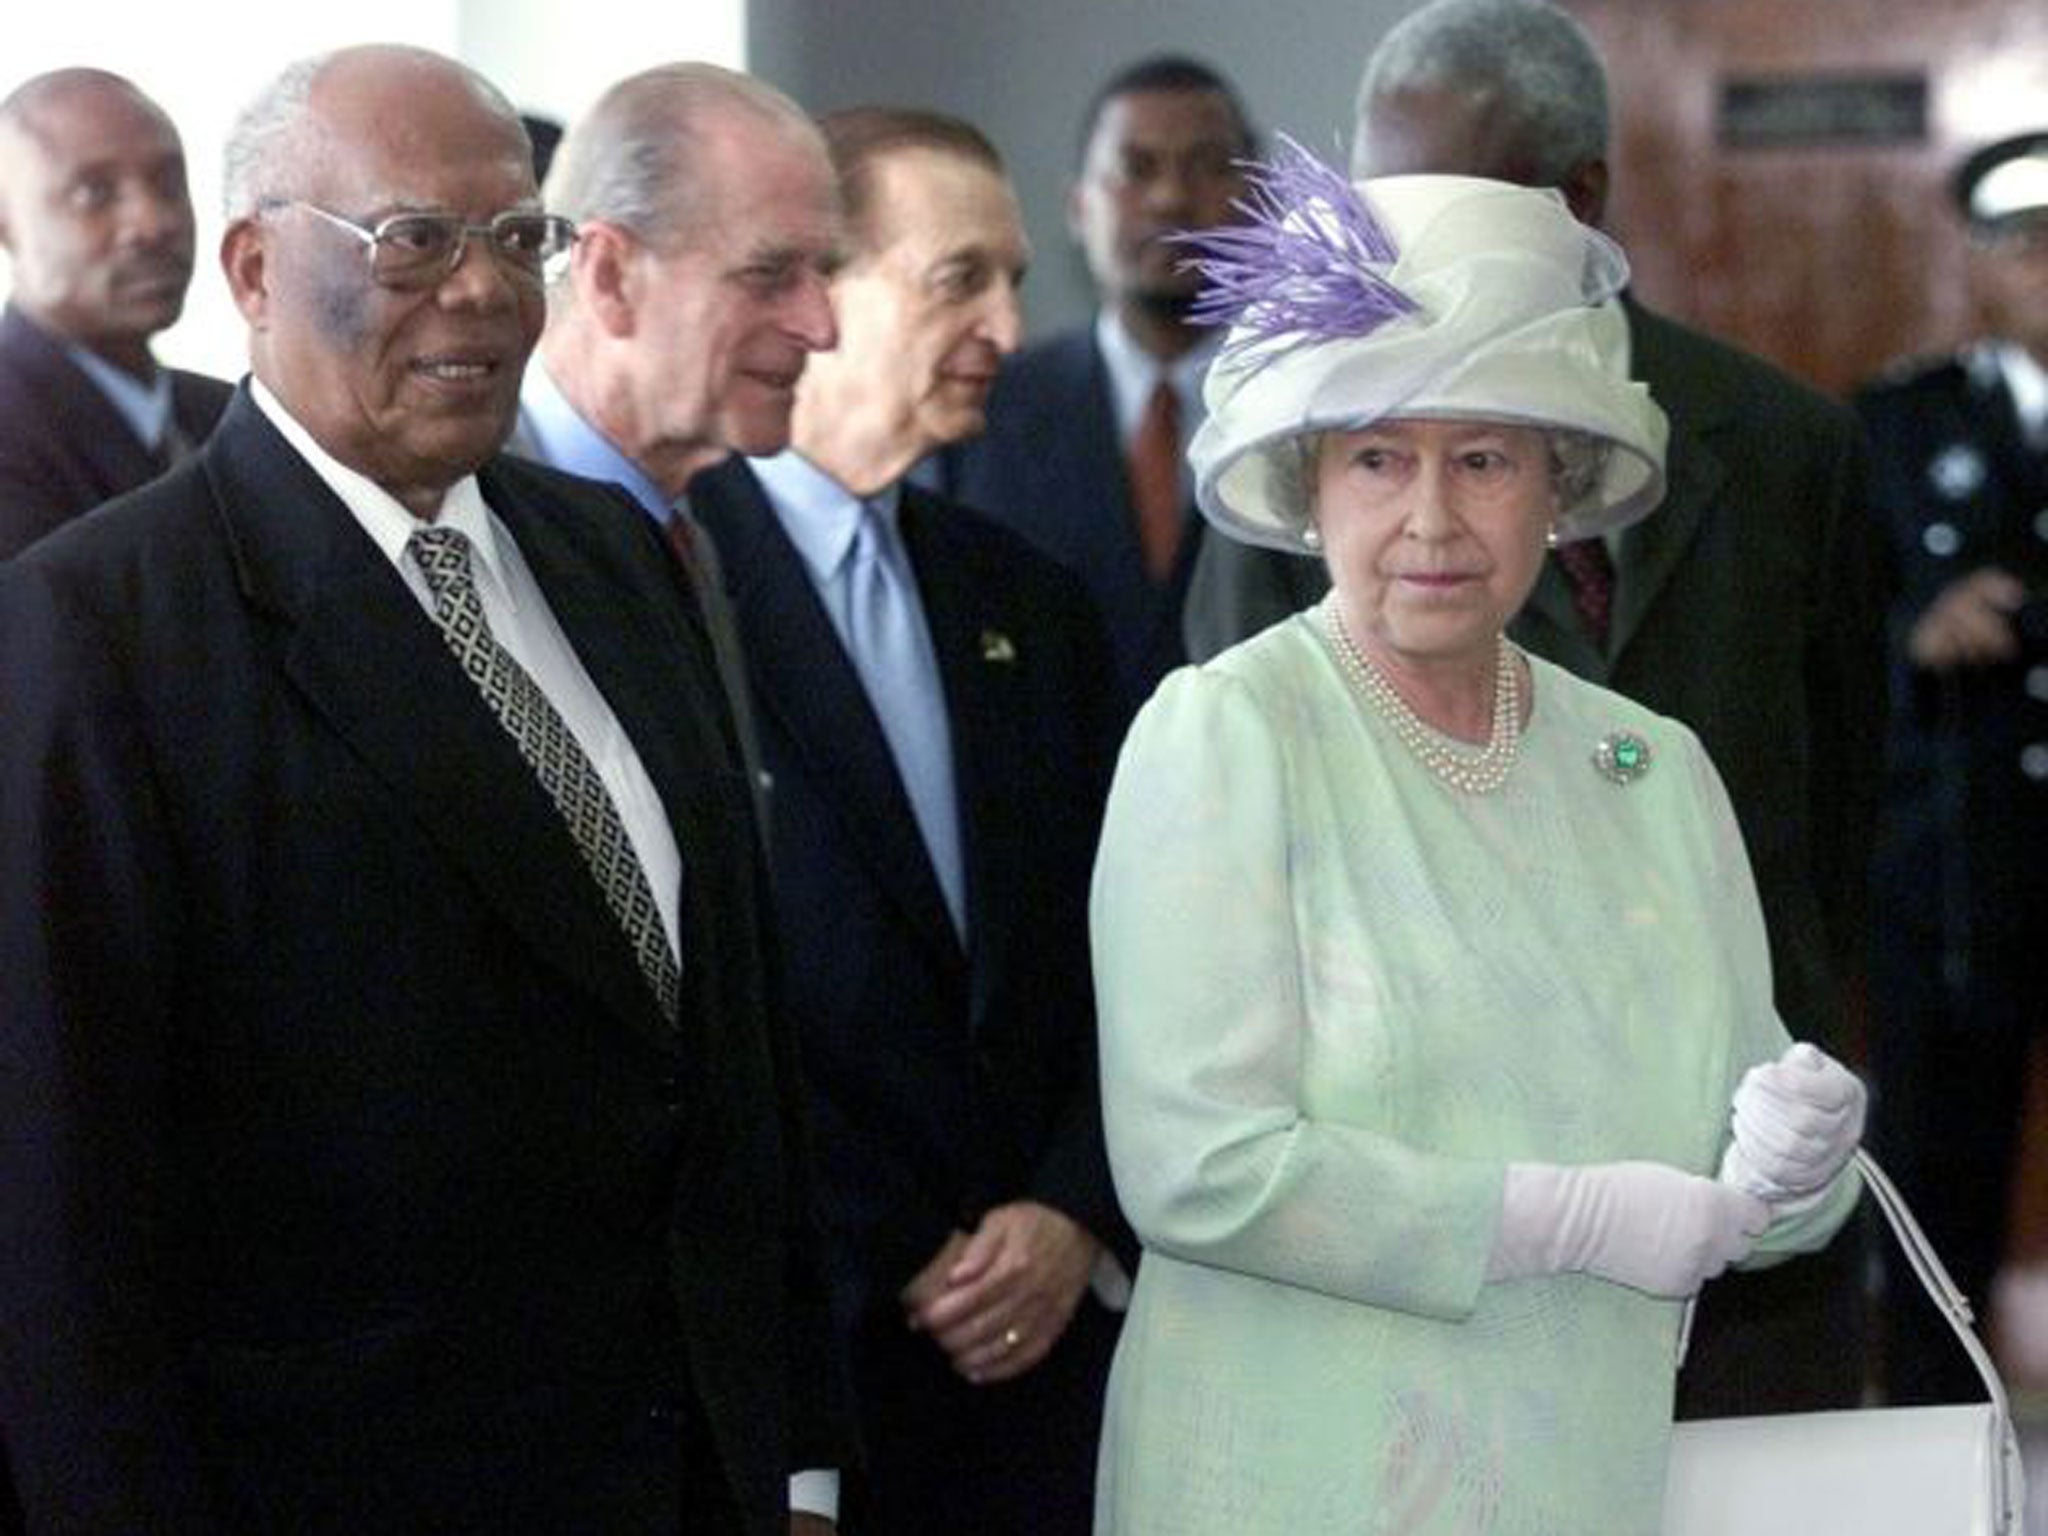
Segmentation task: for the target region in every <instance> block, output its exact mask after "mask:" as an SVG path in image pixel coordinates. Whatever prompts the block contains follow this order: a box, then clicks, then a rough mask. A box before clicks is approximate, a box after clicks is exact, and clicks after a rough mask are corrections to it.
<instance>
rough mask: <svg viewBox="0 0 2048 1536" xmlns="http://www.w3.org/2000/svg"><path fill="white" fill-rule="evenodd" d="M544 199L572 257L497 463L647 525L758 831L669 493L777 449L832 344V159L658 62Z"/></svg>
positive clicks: (605, 107) (725, 673)
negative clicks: (638, 511)
mask: <svg viewBox="0 0 2048 1536" xmlns="http://www.w3.org/2000/svg"><path fill="white" fill-rule="evenodd" d="M649 145H659V146H661V152H660V153H659V154H650V153H649V152H648V146H649ZM547 204H548V207H550V208H551V209H553V210H554V211H555V212H557V213H559V214H561V215H562V216H563V217H565V218H568V219H572V220H574V221H575V224H576V229H577V238H576V250H575V254H574V257H573V259H572V260H571V262H570V265H569V270H568V271H567V272H566V273H565V274H564V275H563V278H562V281H561V282H559V283H557V284H556V285H555V287H554V290H553V292H552V293H551V294H550V296H549V302H548V323H547V329H546V330H545V331H544V332H543V333H542V335H541V343H540V349H539V351H538V352H536V353H535V354H534V358H533V361H532V362H531V363H530V364H529V365H528V366H527V370H526V382H525V384H524V386H523V387H522V389H521V391H520V407H519V427H518V430H517V431H516V432H515V433H514V434H513V438H512V450H513V451H514V452H515V453H524V454H528V455H530V456H531V457H534V458H537V459H540V460H541V461H542V462H544V463H548V464H553V465H554V466H555V467H556V468H558V469H566V470H569V471H571V472H572V473H575V474H579V475H587V476H589V477H590V478H592V479H594V480H606V481H610V482H612V483H613V484H616V485H619V486H622V487H624V488H625V489H626V490H627V491H628V492H629V493H631V495H632V497H633V499H634V500H635V501H637V502H639V503H640V506H641V508H642V510H643V511H645V512H646V513H647V515H648V516H649V517H650V518H652V519H653V520H654V522H655V524H656V525H657V526H658V527H659V528H660V529H661V530H662V534H663V536H664V537H665V538H666V539H667V540H668V543H669V547H670V549H671V550H672V551H673V553H674V554H675V557H676V561H677V564H678V565H680V566H681V567H682V569H683V570H684V572H685V573H686V574H687V575H688V576H689V578H690V581H691V587H692V590H693V591H694V592H695V594H696V596H697V599H698V601H699V603H700V604H701V605H702V606H703V609H704V617H705V622H706V624H707V626H708V628H709V629H710V632H711V641H712V644H713V645H714V646H715V647H716V648H717V652H718V663H719V671H720V674H721V676H722V677H723V678H724V679H725V681H726V684H727V693H728V697H729V698H730V700H731V702H732V706H733V713H734V716H735V718H736V720H737V722H738V725H739V731H740V745H741V747H742V749H743V750H744V751H745V753H746V755H747V761H748V768H749V773H750V777H752V779H753V780H754V784H755V790H756V795H755V799H756V805H757V809H758V812H759V814H760V816H761V820H762V825H763V826H764V827H765V826H766V825H767V820H768V787H767V785H766V783H765V782H764V779H763V773H762V770H761V768H760V762H759V755H760V754H759V745H758V742H757V740H756V737H755V733H754V726H753V713H752V710H751V707H750V706H749V704H748V700H747V683H746V675H745V671H744V668H743V665H742V663H741V661H740V656H739V644H738V636H737V632H736V630H735V627H734V624H733V620H732V612H731V609H730V608H729V606H728V605H727V603H726V599H725V592H724V589H723V587H722V585H721V583H720V575H719V572H720V562H719V558H718V549H717V545H716V543H715V541H714V540H713V539H712V538H711V536H710V534H708V533H707V532H706V531H705V530H704V527H703V525H702V524H701V523H699V522H698V521H697V520H696V518H695V517H694V516H693V515H692V514H691V511H690V507H689V503H688V500H687V499H686V498H685V496H684V494H683V492H684V489H685V487H687V486H688V485H689V483H690V479H691V477H692V476H693V475H695V474H696V473H697V472H698V471H699V470H700V469H703V468H705V467H706V466H707V465H711V464H715V463H717V462H718V461H719V460H721V459H723V458H725V457H726V455H728V454H730V453H733V452H735V451H737V452H741V453H775V452H778V451H780V450H781V449H782V448H784V447H786V446H787V445H788V443H789V413H790V407H791V405H792V404H793V403H794V401H795V399H796V381H797V379H798V377H799V376H801V375H802V373H803V371H804V363H805V360H806V359H807V358H808V357H809V356H810V354H811V353H812V352H815V351H817V350H818V349H819V348H821V347H829V346H831V345H832V344H833V342H834V340H835V339H836V333H835V332H834V330H833V326H832V305H831V301H830V299H829V298H828V297H827V296H826V293H825V273H826V271H827V269H828V268H829V266H830V264H831V262H832V261H833V259H834V258H835V257H836V255H837V253H838V245H839V189H838V185H837V183H836V182H835V180H834V178H833V174H832V162H831V160H830V158H829V157H828V156H827V155H826V153H825V144H824V140H822V139H821V138H820V137H819V136H818V130H817V127H816V125H814V124H813V123H812V122H811V120H810V119H809V118H808V117H806V116H805V115H804V113H803V110H802V109H801V108H799V107H798V106H797V105H796V103H795V102H793V101H791V100H790V99H789V98H788V97H786V96H784V95H783V94H782V93H781V92H780V91H777V90H775V89H773V88H772V87H770V86H768V85H765V84H763V83H762V82H761V81H759V80H755V79H752V78H751V77H749V76H747V75H742V74H736V73H734V72H733V71H732V70H728V69H720V68H718V67H717V66H716V65H712V64H699V63H689V64H662V65H657V66H655V67H654V68H652V69H647V70H642V71H641V72H640V73H638V74H636V75H631V76H629V77H627V78H626V79H624V80H621V81H619V82H618V83H617V84H616V85H613V86H612V87H611V88H610V89H608V90H607V91H605V93H604V94H603V95H602V96H600V97H599V98H598V100H597V102H596V103H595V104H594V105H593V106H592V107H591V109H590V110H589V111H588V112H586V113H585V114H584V115H583V116H582V117H581V118H580V119H578V120H577V123H576V125H575V127H574V129H573V130H572V131H571V132H570V134H569V136H568V139H567V142H566V143H565V144H564V146H563V148H562V151H561V154H560V156H559V157H558V160H557V169H556V171H555V173H554V175H553V178H552V179H551V180H550V181H549V182H548V186H547Z"/></svg>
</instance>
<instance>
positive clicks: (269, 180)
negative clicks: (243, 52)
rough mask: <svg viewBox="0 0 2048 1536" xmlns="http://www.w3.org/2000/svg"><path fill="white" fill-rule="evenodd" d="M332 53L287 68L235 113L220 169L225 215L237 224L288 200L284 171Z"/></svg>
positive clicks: (292, 157)
mask: <svg viewBox="0 0 2048 1536" xmlns="http://www.w3.org/2000/svg"><path fill="white" fill-rule="evenodd" d="M330 57H331V55H329V54H325V53H322V54H316V55H314V56H313V57H311V58H306V59H298V60H295V61H294V62H292V63H290V64H287V65H286V66H285V67H284V69H283V70H282V71H281V72H280V73H279V74H278V75H276V76H275V77H274V78H273V79H272V80H271V82H270V83H269V84H268V85H266V86H264V87H263V89H262V90H260V91H258V92H257V93H256V96H255V97H254V99H252V100H251V101H250V102H249V104H248V105H247V106H245V107H243V108H242V110H241V111H240V112H239V113H237V114H236V116H235V121H234V123H233V125H232V126H231V127H230V128H229V129H228V141H227V148H226V149H225V150H224V151H223V155H222V166H221V213H222V214H223V216H224V217H225V218H226V219H227V221H228V222H229V223H230V224H232V223H233V222H234V221H235V220H237V219H246V218H253V217H254V216H255V215H256V214H257V212H258V211H260V209H261V208H262V205H263V204H264V203H266V202H269V201H271V200H273V199H275V198H277V197H280V196H283V195H284V187H285V184H286V183H285V177H284V174H283V167H284V166H285V165H286V163H288V162H289V161H291V160H293V159H295V158H297V157H296V156H295V155H294V154H293V153H292V151H293V149H294V148H295V147H296V146H297V144H298V142H299V140H300V138H301V133H300V130H301V128H302V126H303V125H304V123H305V118H306V104H307V101H308V100H309V99H310V98H311V96H312V94H313V81H314V80H315V79H316V78H317V77H318V76H319V74H320V71H321V70H323V69H325V68H326V67H327V61H328V59H329V58H330Z"/></svg>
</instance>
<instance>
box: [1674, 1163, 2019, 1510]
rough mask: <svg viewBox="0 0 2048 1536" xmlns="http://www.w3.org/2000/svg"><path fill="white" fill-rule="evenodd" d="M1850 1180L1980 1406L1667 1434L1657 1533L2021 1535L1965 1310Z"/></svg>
mask: <svg viewBox="0 0 2048 1536" xmlns="http://www.w3.org/2000/svg"><path fill="white" fill-rule="evenodd" d="M1856 1170H1857V1172H1858V1173H1859V1174H1861V1175H1862V1178H1863V1183H1864V1187H1865V1188H1866V1189H1867V1190H1868V1191H1869V1192H1870V1194H1871V1196H1872V1198H1874V1199H1875V1200H1876V1201H1877V1205H1878V1209H1879V1210H1881V1211H1883V1212H1884V1216H1885V1220H1886V1221H1887V1222H1888V1223H1889V1224H1890V1225H1891V1229H1892V1231H1893V1232H1894V1233H1895V1234H1896V1235H1897V1237H1898V1239H1899V1246H1900V1247H1901V1248H1902V1249H1904V1250H1905V1254H1906V1259H1907V1261H1908V1262H1909V1263H1910V1264H1911V1265H1912V1266H1913V1273H1914V1274H1915V1275H1917V1276H1918V1277H1919V1279H1920V1283H1921V1284H1922V1285H1923V1286H1925V1287H1926V1289H1927V1294H1928V1295H1930V1296H1932V1297H1933V1298H1934V1303H1935V1305H1936V1306H1937V1307H1938V1308H1940V1310H1941V1314H1942V1316H1943V1317H1944V1318H1946V1319H1947V1320H1948V1325H1949V1327H1951V1328H1952V1329H1954V1330H1955V1335H1956V1338H1957V1339H1958V1340H1960V1341H1961V1343H1962V1346H1963V1348H1964V1349H1965V1350H1966V1351H1967V1352H1968V1353H1969V1356H1970V1360H1971V1363H1972V1364H1974V1365H1975V1366H1976V1367H1977V1374H1978V1375H1980V1376H1982V1377H1983V1378H1984V1386H1985V1390H1986V1391H1987V1392H1988V1393H1989V1395H1990V1401H1989V1402H1985V1403H1958V1404H1954V1405H1948V1406H1942V1407H1937V1408H1863V1409H1850V1410H1847V1411H1844V1412H1840V1413H1787V1414H1765V1415H1759V1416H1757V1417H1754V1418H1742V1419H1699V1420H1694V1421H1691V1422H1689V1423H1682V1424H1678V1425H1676V1426H1674V1428H1673V1430H1672V1435H1671V1462H1670V1470H1669V1472H1668V1473H1667V1475H1666V1478H1665V1486H1664V1530H1663V1536H2021V1532H2020V1519H2021V1515H2022V1512H2023V1508H2024V1505H2025V1503H2026V1496H2025V1481H2024V1478H2023V1475H2022V1473H2021V1470H2020V1454H2019V1443H2018V1441H2017V1440H2015V1439H2014V1437H2013V1431H2012V1413H2011V1411H2010V1409H2009V1407H2008V1405H2007V1403H2006V1396H2005V1385H2004V1383H2002V1382H2001V1381H2000V1380H1999V1379H1998V1372H1997V1370H1996V1368H1995V1367H1993V1365H1992V1363H1991V1357H1990V1355H1988V1354H1987V1353H1985V1350H1984V1346H1983V1345H1982V1344H1981V1343H1979V1342H1978V1339H1977V1335H1976V1333H1975V1332H1974V1331H1972V1329H1971V1327H1970V1324H1971V1313H1970V1304H1969V1302H1968V1300H1967V1299H1965V1297H1964V1296H1963V1294H1962V1292H1960V1291H1959V1290H1957V1289H1956V1286H1955V1282H1954V1281H1953V1280H1951V1279H1950V1278H1949V1275H1948V1271H1947V1270H1946V1269H1944V1268H1943V1267H1942V1263H1941V1260H1940V1259H1939V1258H1938V1257H1937V1256H1936V1255H1935V1252H1934V1250H1933V1249H1932V1248H1930V1247H1929V1246H1928V1244H1927V1239H1926V1237H1925V1235H1924V1234H1922V1232H1921V1231H1920V1226H1919V1223H1918V1222H1916V1221H1914V1220H1913V1213H1912V1212H1911V1211H1910V1210H1908V1209H1907V1208H1906V1202H1905V1201H1904V1199H1903V1198H1901V1197H1900V1195H1899V1192H1898V1190H1897V1188H1896V1187H1894V1185H1893V1184H1892V1181H1891V1180H1890V1179H1889V1178H1887V1177H1886V1176H1885V1174H1884V1170H1883V1169H1881V1168H1879V1167H1878V1166H1877V1164H1876V1163H1875V1162H1874V1161H1872V1160H1871V1158H1870V1156H1869V1155H1868V1154H1867V1153H1864V1152H1858V1153H1857V1154H1856Z"/></svg>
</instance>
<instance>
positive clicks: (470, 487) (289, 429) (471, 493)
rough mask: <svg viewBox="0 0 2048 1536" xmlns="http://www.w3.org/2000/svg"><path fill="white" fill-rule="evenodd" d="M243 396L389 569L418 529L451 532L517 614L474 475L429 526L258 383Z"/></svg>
mask: <svg viewBox="0 0 2048 1536" xmlns="http://www.w3.org/2000/svg"><path fill="white" fill-rule="evenodd" d="M249 394H250V398H252V399H253V400H254V401H255V402H256V405H257V408H258V409H259V410H261V411H262V412H263V414H264V415H265V416H266V417H268V418H269V420H270V423H271V425H272V426H274V427H276V428H277V430H278V431H279V432H280V433H282V434H283V436H284V440H285V441H286V442H287V443H289V444H291V446H292V447H293V449H295V450H296V451H297V453H298V455H299V457H300V458H302V459H304V460H305V461H306V463H307V465H308V466H310V467H311V469H312V471H313V473H314V474H316V475H318V476H319V477H320V481H321V483H322V484H323V485H325V486H326V487H327V488H328V489H329V490H330V491H332V492H334V494H335V496H336V497H338V498H339V499H340V501H341V504H342V505H343V506H345V507H347V508H348V510H349V515H350V516H352V517H353V518H355V520H356V521H357V522H358V523H360V524H361V525H362V529H363V532H365V533H367V534H368V535H369V536H370V539H371V541H372V542H373V543H375V544H376V546H377V548H378V549H379V550H380V551H382V552H383V555H384V558H385V559H387V560H389V561H390V562H391V563H392V565H394V566H396V567H397V568H398V569H399V570H400V571H401V572H403V571H406V570H407V569H408V562H407V561H406V557H405V547H406V543H407V541H408V540H410V539H411V538H412V536H413V534H414V533H416V532H417V531H418V530H420V529H421V528H427V527H434V528H453V529H455V530H457V531H458V532H460V533H462V534H464V535H465V536H466V537H467V538H468V539H469V544H470V556H471V569H472V570H473V571H474V573H475V575H476V577H477V580H478V581H480V582H488V583H489V584H490V585H491V586H493V587H494V588H495V589H496V595H497V596H498V597H499V598H501V599H503V601H504V603H505V605H506V607H507V608H508V609H510V610H512V611H515V612H516V611H517V607H518V605H517V603H516V602H514V600H513V595H512V589H511V586H510V584H509V583H507V581H506V580H505V575H504V558H505V557H504V552H503V551H502V550H501V549H500V548H499V545H498V538H499V534H498V523H497V519H496V518H494V517H492V516H491V512H490V507H489V506H488V505H487V504H486V503H485V501H484V493H483V488H482V487H481V486H479V485H478V484H477V479H476V476H475V475H464V476H463V477H462V478H461V479H460V480H458V481H456V482H455V483H454V484H453V485H451V486H449V487H448V490H447V492H446V494H444V495H443V496H442V498H441V510H440V513H439V514H438V515H437V516H436V517H435V518H434V520H433V521H432V522H431V523H429V522H427V521H426V520H424V519H422V518H418V517H415V516H413V514H412V513H411V511H409V510H408V509H407V508H406V506H405V504H404V503H403V502H401V501H399V500H398V498H397V497H395V496H393V495H392V494H391V493H390V492H389V491H387V490H385V489H384V488H383V487H382V486H380V485H378V484H377V483H376V482H375V481H374V480H371V479H370V478H369V477H368V476H367V475H364V474H362V473H360V472H359V471H357V470H353V469H350V468H349V467H348V466H347V465H346V464H344V463H342V462H341V460H339V459H337V458H335V457H334V456H333V455H332V454H330V453H329V452H328V451H327V450H326V449H324V448H322V447H321V446H320V444H319V443H317V442H316V441H314V438H313V434H312V433H310V432H308V431H307V430H306V429H305V427H303V426H302V425H300V423H299V420H298V418H297V417H295V416H293V415H292V413H291V412H290V411H288V410H286V409H285V407H284V403H283V402H282V401H280V400H279V399H278V398H277V396H276V395H274V394H272V393H271V392H270V390H269V388H268V387H267V386H266V385H265V384H264V383H263V381H262V380H261V379H257V378H254V377H252V378H251V379H250V380H249Z"/></svg>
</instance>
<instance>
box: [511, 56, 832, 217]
mask: <svg viewBox="0 0 2048 1536" xmlns="http://www.w3.org/2000/svg"><path fill="white" fill-rule="evenodd" d="M735 114H737V115H744V116H751V117H753V118H755V119H757V120H759V121H762V122H765V123H767V124H769V125H770V126H772V127H775V128H779V129H781V130H782V131H784V132H787V133H789V134H791V135H793V136H796V137H800V138H808V139H810V140H812V141H814V142H815V143H816V144H817V145H818V153H819V155H820V157H821V158H822V157H823V155H824V153H825V150H824V140H823V139H822V138H820V137H819V136H818V130H817V127H816V125H815V124H813V123H812V122H811V120H810V118H808V117H807V116H805V115H804V111H803V108H801V107H799V106H798V105H797V104H796V103H795V102H793V101H791V100H790V99H789V98H788V97H787V96H785V95H783V94H782V92H780V91H778V90H776V89H775V88H774V87H773V86H770V85H767V84H764V83H763V82H761V81H759V80H756V79H755V78H753V77H752V76H751V75H743V74H739V73H737V72H736V71H733V70H729V69H720V68H719V67H718V66H717V65H715V64H695V63H692V64H661V65H657V66H656V67H654V68H653V69H648V70H643V71H642V72H641V73H639V74H637V75H631V76H629V77H627V78H626V79H624V80H621V81H619V82H618V83H617V84H616V85H614V86H612V87H611V88H610V89H609V90H607V91H606V92H605V93H604V95H602V96H601V97H599V98H598V100H597V103H596V104H595V105H594V106H592V107H591V109H590V110H589V111H588V112H586V113H585V114H584V115H583V116H582V118H580V119H579V120H578V121H577V122H576V123H575V124H573V125H572V126H571V127H570V129H569V131H568V133H567V134H566V135H564V136H563V139H562V142H561V145H560V146H559V147H558V148H557V149H556V151H555V158H554V162H553V164H552V165H551V166H550V168H549V170H548V182H547V188H546V193H545V201H546V203H547V207H548V211H549V212H551V213H558V214H560V215H562V216H563V217H564V218H566V219H568V220H569V221H570V222H572V223H576V224H581V223H583V222H584V221H585V220H587V219H602V220H604V221H605V222H606V223H609V224H617V225H619V226H620V227H621V228H623V229H625V230H627V231H629V232H630V233H631V234H633V235H634V236H635V237H636V238H638V239H640V240H642V241H644V242H646V243H647V244H649V245H652V246H656V247H660V248H667V249H673V248H675V247H677V246H680V245H687V244H688V243H689V239H690V236H691V235H692V234H693V233H694V232H696V231H699V230H707V229H709V228H710V227H711V226H712V225H714V224H715V223H716V222H717V219H718V210H717V209H716V208H714V207H712V206H711V205H710V203H711V193H710V188H709V186H708V185H707V181H706V178H705V176H704V173H703V168H702V167H703V160H704V142H705V139H706V137H707V135H708V134H709V132H710V131H711V130H712V128H713V127H714V125H715V124H716V123H717V122H718V121H719V120H720V119H721V118H723V117H726V116H729V115H735Z"/></svg>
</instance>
